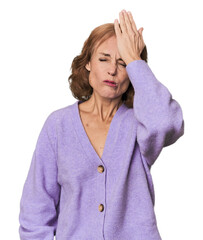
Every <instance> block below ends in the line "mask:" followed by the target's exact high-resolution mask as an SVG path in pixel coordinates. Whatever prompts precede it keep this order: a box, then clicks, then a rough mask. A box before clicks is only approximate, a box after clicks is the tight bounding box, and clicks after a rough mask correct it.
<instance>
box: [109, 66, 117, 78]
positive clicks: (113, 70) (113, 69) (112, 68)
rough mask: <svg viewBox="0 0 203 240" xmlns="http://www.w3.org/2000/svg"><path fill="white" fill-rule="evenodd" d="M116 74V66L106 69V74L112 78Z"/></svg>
mask: <svg viewBox="0 0 203 240" xmlns="http://www.w3.org/2000/svg"><path fill="white" fill-rule="evenodd" d="M116 72H117V66H116V64H111V65H110V66H109V69H108V73H109V74H110V75H112V76H115V75H116Z"/></svg>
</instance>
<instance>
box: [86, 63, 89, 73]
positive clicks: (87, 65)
mask: <svg viewBox="0 0 203 240" xmlns="http://www.w3.org/2000/svg"><path fill="white" fill-rule="evenodd" d="M85 68H86V69H87V71H89V72H90V62H88V63H87V64H86V65H85Z"/></svg>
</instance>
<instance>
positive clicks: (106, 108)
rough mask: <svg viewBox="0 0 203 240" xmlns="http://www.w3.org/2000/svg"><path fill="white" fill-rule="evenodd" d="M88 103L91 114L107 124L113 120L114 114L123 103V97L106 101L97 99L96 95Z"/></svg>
mask: <svg viewBox="0 0 203 240" xmlns="http://www.w3.org/2000/svg"><path fill="white" fill-rule="evenodd" d="M87 102H88V110H89V112H90V113H91V114H93V115H95V116H97V117H98V120H99V121H101V122H105V123H108V122H110V121H111V120H112V118H113V116H114V114H115V113H116V111H117V110H118V108H119V107H120V106H121V105H122V103H123V102H122V100H121V97H120V98H115V99H104V98H101V97H97V96H96V95H95V94H94V93H93V94H92V96H91V98H90V99H89V100H88V101H87Z"/></svg>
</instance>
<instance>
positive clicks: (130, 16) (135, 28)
mask: <svg viewBox="0 0 203 240" xmlns="http://www.w3.org/2000/svg"><path fill="white" fill-rule="evenodd" d="M128 16H129V19H130V22H131V25H132V29H133V30H134V32H135V33H136V34H137V33H138V32H137V27H136V24H135V21H134V19H133V16H132V13H131V12H128Z"/></svg>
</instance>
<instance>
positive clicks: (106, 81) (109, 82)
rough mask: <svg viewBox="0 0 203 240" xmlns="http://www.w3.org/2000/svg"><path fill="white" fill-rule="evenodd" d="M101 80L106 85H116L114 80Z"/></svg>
mask: <svg viewBox="0 0 203 240" xmlns="http://www.w3.org/2000/svg"><path fill="white" fill-rule="evenodd" d="M103 82H105V83H106V84H107V85H108V86H111V87H116V86H117V83H116V82H114V81H111V80H108V79H106V80H104V81H103Z"/></svg>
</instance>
